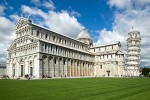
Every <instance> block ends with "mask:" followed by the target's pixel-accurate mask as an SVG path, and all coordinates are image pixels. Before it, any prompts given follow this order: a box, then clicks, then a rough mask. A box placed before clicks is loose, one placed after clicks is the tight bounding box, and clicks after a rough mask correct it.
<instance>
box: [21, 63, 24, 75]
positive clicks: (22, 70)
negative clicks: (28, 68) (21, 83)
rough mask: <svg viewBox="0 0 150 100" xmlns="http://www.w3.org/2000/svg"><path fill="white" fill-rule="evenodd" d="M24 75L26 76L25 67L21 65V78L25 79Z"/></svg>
mask: <svg viewBox="0 0 150 100" xmlns="http://www.w3.org/2000/svg"><path fill="white" fill-rule="evenodd" d="M23 74H24V68H23V65H21V77H23Z"/></svg>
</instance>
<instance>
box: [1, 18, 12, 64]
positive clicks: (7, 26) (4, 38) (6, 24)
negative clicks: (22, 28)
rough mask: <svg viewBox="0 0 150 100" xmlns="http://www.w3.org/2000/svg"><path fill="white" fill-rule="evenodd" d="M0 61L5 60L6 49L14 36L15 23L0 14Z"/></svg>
mask: <svg viewBox="0 0 150 100" xmlns="http://www.w3.org/2000/svg"><path fill="white" fill-rule="evenodd" d="M0 19H1V20H0V23H3V24H0V47H1V49H0V63H5V62H6V51H7V48H8V46H9V45H10V43H11V42H12V40H13V39H14V37H15V34H14V33H15V30H14V27H15V24H14V23H13V22H11V21H10V20H9V19H7V18H5V17H1V16H0Z"/></svg>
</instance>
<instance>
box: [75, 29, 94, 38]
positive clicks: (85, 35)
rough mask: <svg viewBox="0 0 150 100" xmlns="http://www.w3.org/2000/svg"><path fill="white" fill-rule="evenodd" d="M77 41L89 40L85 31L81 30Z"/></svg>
mask: <svg viewBox="0 0 150 100" xmlns="http://www.w3.org/2000/svg"><path fill="white" fill-rule="evenodd" d="M77 39H91V37H90V35H89V33H88V32H87V31H86V29H83V30H82V31H81V32H80V33H79V35H78V37H77Z"/></svg>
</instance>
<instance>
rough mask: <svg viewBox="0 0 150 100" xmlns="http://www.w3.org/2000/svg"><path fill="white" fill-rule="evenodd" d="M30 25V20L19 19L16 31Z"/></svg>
mask: <svg viewBox="0 0 150 100" xmlns="http://www.w3.org/2000/svg"><path fill="white" fill-rule="evenodd" d="M28 23H29V21H28V19H26V18H21V19H19V21H18V22H17V24H16V27H15V29H19V28H20V27H23V26H25V25H27V24H28Z"/></svg>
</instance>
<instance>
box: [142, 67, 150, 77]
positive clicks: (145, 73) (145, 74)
mask: <svg viewBox="0 0 150 100" xmlns="http://www.w3.org/2000/svg"><path fill="white" fill-rule="evenodd" d="M149 72H150V68H146V67H144V68H142V75H144V76H148V74H149Z"/></svg>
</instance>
